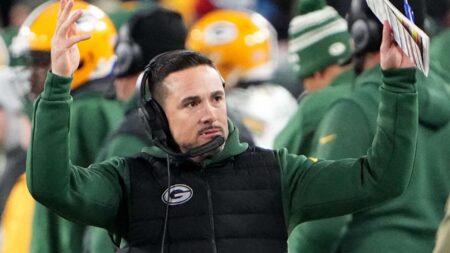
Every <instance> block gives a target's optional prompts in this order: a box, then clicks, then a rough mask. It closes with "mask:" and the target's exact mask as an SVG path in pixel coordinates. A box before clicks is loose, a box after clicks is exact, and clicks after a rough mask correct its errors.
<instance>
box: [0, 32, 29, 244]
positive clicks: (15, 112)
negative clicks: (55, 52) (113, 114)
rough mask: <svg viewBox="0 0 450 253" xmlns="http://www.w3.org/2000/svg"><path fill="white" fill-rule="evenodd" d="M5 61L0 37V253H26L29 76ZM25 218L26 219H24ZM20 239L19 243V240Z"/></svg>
mask: <svg viewBox="0 0 450 253" xmlns="http://www.w3.org/2000/svg"><path fill="white" fill-rule="evenodd" d="M8 63H9V57H8V50H7V48H6V45H5V43H4V42H3V40H2V39H1V37H0V90H1V92H0V154H1V161H2V162H1V165H0V166H1V167H0V236H2V238H0V252H2V253H9V252H11V253H12V252H15V253H22V252H28V251H27V249H28V244H27V243H26V242H23V241H21V243H20V244H19V243H18V242H19V241H20V240H26V241H28V242H29V238H30V236H31V233H30V229H29V226H28V227H27V228H24V227H22V226H18V224H20V222H24V223H27V224H31V217H32V216H31V213H32V211H31V206H32V203H33V200H32V198H31V196H30V195H29V194H28V190H27V187H26V182H25V175H24V172H25V160H26V148H27V144H28V143H27V140H28V135H29V133H30V131H31V125H30V122H29V120H28V118H27V116H26V115H25V114H24V113H23V111H22V109H23V97H24V95H25V94H26V93H27V92H28V91H29V82H28V80H27V79H28V78H29V72H28V71H26V70H25V69H23V68H22V67H11V66H8ZM27 214H28V215H27ZM19 238H20V239H19Z"/></svg>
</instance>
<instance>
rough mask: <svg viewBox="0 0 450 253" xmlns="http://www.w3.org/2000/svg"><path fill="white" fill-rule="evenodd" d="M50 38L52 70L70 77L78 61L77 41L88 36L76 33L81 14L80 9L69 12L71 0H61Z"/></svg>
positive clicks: (71, 4)
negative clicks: (54, 29) (54, 27)
mask: <svg viewBox="0 0 450 253" xmlns="http://www.w3.org/2000/svg"><path fill="white" fill-rule="evenodd" d="M60 4H61V5H60V9H59V13H58V20H57V24H56V31H55V34H54V35H53V39H52V48H51V61H52V72H53V73H54V74H56V75H60V76H65V77H70V76H71V75H72V74H73V73H74V72H75V70H76V69H77V68H78V64H79V63H80V52H79V50H78V47H77V43H78V42H80V41H83V40H87V39H89V38H90V35H89V34H80V35H79V34H77V27H76V23H75V22H76V21H77V20H78V19H79V18H80V17H81V15H82V14H83V13H82V11H81V10H78V11H76V12H74V13H72V14H71V13H70V11H71V10H72V7H73V0H61V1H60Z"/></svg>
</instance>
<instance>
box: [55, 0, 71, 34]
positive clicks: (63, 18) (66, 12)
mask: <svg viewBox="0 0 450 253" xmlns="http://www.w3.org/2000/svg"><path fill="white" fill-rule="evenodd" d="M62 1H65V2H66V3H65V4H64V7H62V6H61V9H62V10H61V14H60V15H59V17H58V22H57V23H58V25H57V26H56V32H58V31H59V30H60V28H61V26H62V24H64V22H65V21H67V19H68V17H69V15H70V11H71V10H72V7H73V0H62Z"/></svg>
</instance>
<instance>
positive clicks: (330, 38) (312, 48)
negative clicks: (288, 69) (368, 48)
mask: <svg viewBox="0 0 450 253" xmlns="http://www.w3.org/2000/svg"><path fill="white" fill-rule="evenodd" d="M350 40H351V37H350V33H349V32H348V28H347V22H346V21H345V19H343V18H342V17H341V16H339V14H338V13H337V12H336V10H335V9H334V8H333V7H331V6H328V5H326V4H325V1H324V0H299V3H298V5H297V9H296V16H295V17H294V18H293V19H292V20H291V22H290V24H289V59H290V62H291V63H292V64H293V67H294V71H295V73H296V74H297V77H298V78H300V79H303V78H305V77H308V76H310V75H312V74H314V72H316V71H320V70H322V69H324V68H325V67H327V66H329V65H332V64H342V63H345V62H347V61H348V59H350V57H351V56H352V47H351V43H350Z"/></svg>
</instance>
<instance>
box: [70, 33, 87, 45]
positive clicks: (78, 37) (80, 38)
mask: <svg viewBox="0 0 450 253" xmlns="http://www.w3.org/2000/svg"><path fill="white" fill-rule="evenodd" d="M90 38H91V35H90V34H89V33H84V34H80V35H76V36H72V37H70V39H69V40H68V41H67V43H68V45H69V46H68V48H70V47H71V46H73V45H75V44H77V43H78V42H80V41H84V40H88V39H90Z"/></svg>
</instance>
